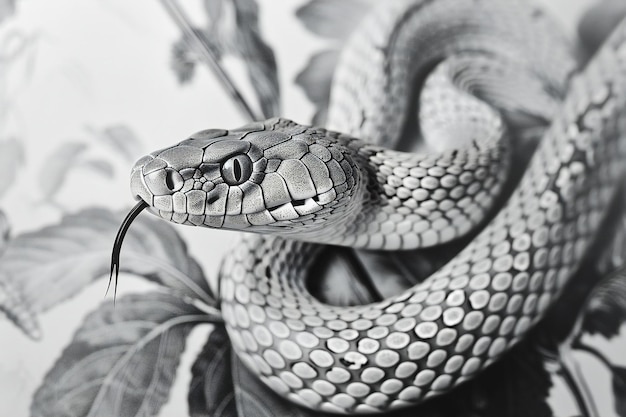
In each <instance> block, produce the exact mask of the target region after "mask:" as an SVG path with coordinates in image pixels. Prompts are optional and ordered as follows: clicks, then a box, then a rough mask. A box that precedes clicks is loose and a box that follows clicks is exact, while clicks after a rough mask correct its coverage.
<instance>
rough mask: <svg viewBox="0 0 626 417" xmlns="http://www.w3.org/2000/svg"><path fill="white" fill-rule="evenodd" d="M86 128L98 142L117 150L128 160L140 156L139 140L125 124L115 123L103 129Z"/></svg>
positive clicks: (130, 160) (133, 159)
mask: <svg viewBox="0 0 626 417" xmlns="http://www.w3.org/2000/svg"><path fill="white" fill-rule="evenodd" d="M87 130H88V131H89V132H91V133H92V134H94V135H95V136H96V137H97V138H98V140H99V141H100V143H103V144H105V145H107V146H109V147H110V148H111V149H113V150H115V151H117V152H118V153H119V154H121V155H122V156H123V157H124V158H125V159H126V160H127V161H129V162H134V161H135V160H136V159H137V158H138V157H139V156H140V153H141V141H140V140H139V137H138V136H137V135H136V134H135V132H134V131H133V130H132V129H131V128H130V127H129V126H127V125H123V124H117V125H112V126H108V127H105V128H103V129H96V128H93V127H87Z"/></svg>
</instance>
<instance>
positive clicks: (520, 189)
mask: <svg viewBox="0 0 626 417" xmlns="http://www.w3.org/2000/svg"><path fill="white" fill-rule="evenodd" d="M553 28H554V25H553V23H552V22H550V21H549V20H548V19H546V18H545V17H544V16H543V15H541V14H538V13H537V12H536V11H535V10H533V9H532V8H530V7H529V6H527V5H526V4H525V3H523V2H510V3H509V2H501V1H495V0H494V1H492V0H474V1H470V0H441V1H437V2H432V1H421V2H420V1H409V0H407V1H397V2H385V4H384V5H381V6H380V8H379V9H378V10H376V11H375V12H374V13H373V14H372V17H371V18H368V19H366V20H365V21H364V22H363V28H362V29H361V30H359V31H358V32H357V33H355V34H354V36H353V38H352V40H351V41H350V42H349V44H348V46H347V47H346V48H347V49H346V52H345V53H344V56H343V58H342V61H341V63H340V65H339V69H338V73H337V77H336V81H335V85H334V87H333V101H332V105H331V108H330V113H329V126H330V127H332V128H335V129H337V130H340V131H342V132H345V134H339V133H333V132H332V131H327V130H324V129H318V128H308V127H304V126H301V125H298V124H295V123H293V122H289V121H287V120H284V119H272V120H269V121H266V122H263V123H258V124H254V125H251V126H246V127H243V128H241V129H238V130H231V131H223V130H208V131H203V132H199V133H198V134H196V135H193V136H192V138H190V139H188V140H186V141H184V142H182V143H180V144H178V145H176V146H174V147H172V148H169V149H166V150H163V151H158V152H155V153H153V154H151V155H150V156H147V157H145V158H143V159H141V160H140V161H138V162H137V164H136V166H135V168H134V169H133V174H132V190H133V193H134V194H135V195H137V196H139V197H140V198H142V199H144V200H145V201H146V202H147V203H148V204H149V205H150V206H151V207H152V209H151V210H152V211H153V212H154V213H155V214H157V215H160V216H162V217H164V218H166V219H168V220H172V221H174V222H176V223H182V224H194V225H202V226H209V227H217V228H220V227H221V228H230V229H238V230H246V231H251V232H256V233H257V234H247V235H245V237H244V238H243V239H242V240H241V242H240V243H239V244H238V246H237V247H236V249H235V250H234V251H233V252H232V254H230V255H229V256H228V257H227V258H226V259H225V261H224V264H223V267H222V270H221V273H220V295H221V307H222V312H223V317H224V321H225V323H226V327H227V330H228V333H229V336H230V338H231V340H232V345H233V348H234V350H235V352H236V353H237V355H238V356H239V357H240V358H241V360H242V361H243V363H245V364H246V366H248V367H249V368H250V369H251V370H252V371H253V372H255V373H256V374H257V375H258V376H259V377H260V378H261V379H262V380H263V381H264V382H265V383H266V384H267V385H268V386H269V387H271V388H272V389H273V390H275V391H276V392H277V393H279V394H281V395H283V396H285V397H286V398H288V399H290V400H291V401H293V402H295V403H298V404H301V405H303V406H305V407H309V408H311V409H313V410H322V411H330V412H337V413H362V414H363V413H374V412H381V411H386V410H389V409H396V408H402V407H406V406H410V405H414V404H418V403H419V402H421V401H423V400H425V399H427V398H429V397H432V396H435V395H438V394H441V393H444V392H447V391H449V390H450V389H451V388H452V387H454V386H456V385H458V384H460V383H462V382H463V381H465V380H467V379H469V378H472V377H473V376H475V375H476V374H477V373H478V372H480V371H481V370H482V369H484V368H485V367H487V366H489V364H491V363H493V362H494V361H495V360H497V359H498V358H499V357H500V356H501V355H502V354H503V353H504V352H505V351H506V350H507V349H509V348H510V347H511V346H512V345H514V344H515V343H516V342H517V341H519V340H520V338H522V337H523V336H524V335H525V334H526V333H527V331H528V330H529V329H530V328H531V327H532V326H533V324H535V323H536V322H537V321H538V320H539V319H540V318H541V317H542V316H543V314H544V313H545V311H546V310H547V309H548V307H549V306H550V305H551V303H552V302H553V301H554V300H555V298H556V297H557V296H558V295H559V293H560V292H561V290H562V288H563V286H564V285H565V284H566V283H567V281H568V280H569V278H570V277H571V276H572V274H573V273H574V272H575V270H576V268H577V266H578V263H579V261H580V259H581V258H583V256H584V255H585V253H586V251H587V249H588V247H589V245H590V242H591V241H592V239H593V238H594V235H595V234H596V232H597V230H598V226H599V224H600V222H601V220H602V219H603V216H604V215H605V212H606V210H607V207H608V206H609V203H610V200H611V198H612V195H613V194H614V191H615V189H616V185H617V183H618V181H619V179H620V176H621V175H622V171H623V170H622V168H621V165H623V157H624V156H625V155H624V154H625V152H626V140H625V139H624V138H625V137H626V118H624V117H621V116H620V115H621V114H622V113H623V112H624V111H625V110H626V95H625V93H624V92H626V24H622V25H621V26H620V27H619V28H618V30H617V32H616V33H615V34H614V35H613V36H612V37H611V38H610V40H609V41H608V42H607V44H606V45H605V47H604V48H603V49H602V50H601V51H600V52H599V54H598V56H596V57H595V58H594V59H593V60H592V61H591V63H590V64H589V66H588V67H587V68H586V69H585V70H584V71H583V72H582V73H581V74H580V75H577V76H574V77H573V78H572V79H571V81H570V82H569V86H568V88H567V90H568V91H567V96H566V98H565V100H564V101H563V103H562V105H560V106H557V104H558V101H559V99H558V97H559V96H561V94H562V93H563V92H564V89H565V86H566V85H568V78H569V74H570V73H571V71H572V68H573V60H572V58H571V56H570V55H569V53H568V48H567V45H566V43H565V42H564V41H563V40H562V37H560V35H558V34H556V33H555V31H554V29H553ZM416 42H417V43H416ZM411 45H414V46H411ZM407 51H408V52H407ZM473 56H475V59H474V58H473ZM447 57H449V59H444V58H447ZM433 68H434V69H433ZM430 70H432V71H430ZM414 80H418V81H420V80H421V81H423V83H421V84H420V85H423V88H421V93H420V96H421V99H422V102H421V103H420V106H419V108H420V110H419V118H420V120H421V130H422V132H421V133H422V136H423V139H424V142H425V143H426V144H427V145H429V146H428V147H429V148H430V149H438V147H439V146H440V145H441V142H445V145H446V146H450V145H453V146H454V145H455V144H456V145H458V146H457V147H456V150H448V151H441V152H440V153H434V154H428V155H423V156H417V155H416V154H409V153H401V152H398V151H391V150H386V149H384V148H382V147H380V146H379V145H374V144H366V142H365V141H369V142H378V143H379V144H384V145H390V144H395V143H397V142H398V140H399V139H398V138H399V136H400V135H401V132H403V126H404V124H405V120H406V118H407V116H406V112H407V111H408V109H409V107H410V106H409V98H408V96H409V94H408V92H409V91H410V88H409V85H410V83H411V82H413V81H414ZM525 83H527V84H525ZM468 92H472V93H475V94H476V95H477V96H480V97H481V98H482V99H484V100H485V102H486V103H489V104H490V105H492V106H495V108H496V109H498V110H499V111H494V110H490V108H487V107H486V105H485V102H483V101H479V100H478V99H476V98H475V97H471V96H470V95H469V94H468ZM438 103H439V104H438ZM533 103H538V104H537V108H533ZM499 114H502V115H503V118H504V119H505V120H506V122H507V123H508V124H509V125H510V124H511V123H513V124H515V123H519V121H520V120H522V119H523V117H520V116H528V115H530V116H532V117H539V118H542V117H545V118H548V117H549V118H551V119H552V124H551V126H550V127H549V128H548V129H547V131H546V132H545V134H544V136H543V139H542V140H541V142H540V144H539V146H538V148H537V151H536V154H535V156H534V157H533V159H532V160H531V162H530V164H529V166H528V168H527V171H526V172H525V174H524V175H523V177H522V179H521V181H520V183H519V184H518V185H517V187H516V189H515V191H514V192H513V194H512V195H511V197H510V198H509V200H508V201H507V203H506V205H505V206H504V208H503V209H502V210H501V211H500V212H499V213H498V214H497V215H496V216H495V217H494V218H493V220H491V221H490V222H489V223H488V224H487V226H486V227H485V228H484V229H483V230H482V231H481V232H480V233H479V234H478V235H477V237H476V238H475V239H474V240H473V241H472V242H471V243H470V244H469V245H468V246H467V247H466V248H465V249H464V250H462V251H461V252H460V253H459V254H458V255H457V256H455V257H454V258H453V259H452V260H451V261H450V262H449V263H448V264H447V265H445V266H444V267H443V268H442V269H440V270H439V271H437V272H436V273H434V274H433V275H432V276H430V277H429V278H427V279H426V280H425V281H423V282H422V283H420V284H418V285H416V286H415V287H413V288H411V289H408V290H406V291H405V292H403V293H402V294H399V295H396V296H394V297H391V298H388V299H386V300H384V301H382V302H379V303H375V304H370V305H364V306H354V307H337V306H329V305H326V304H323V303H321V302H319V301H318V300H316V299H314V298H313V297H312V296H311V295H310V294H309V293H308V291H307V290H306V288H305V278H307V271H308V269H309V266H310V265H311V263H312V262H314V261H315V256H316V254H317V253H318V252H319V248H320V246H319V243H332V244H340V245H350V246H356V247H364V248H377V249H379V248H386V249H408V248H416V247H424V246H428V245H432V244H436V243H440V242H445V241H448V240H450V239H454V238H456V237H458V236H461V235H462V234H463V233H465V232H467V231H468V230H470V229H471V228H472V227H473V226H474V225H475V224H477V223H478V222H479V221H480V220H481V219H482V218H483V217H484V216H485V213H486V211H487V210H488V208H489V206H490V204H491V201H492V200H493V197H494V196H495V195H496V194H497V193H498V189H499V188H500V186H501V184H502V181H503V178H504V175H503V171H504V168H505V167H506V165H507V162H506V161H507V159H506V158H505V155H506V153H507V151H506V149H507V145H506V135H505V132H506V129H505V128H504V127H503V126H504V122H503V120H502V119H501V118H500V116H499ZM468 115H470V116H468ZM346 134H349V136H348V135H346ZM353 136H358V137H359V138H360V139H354V137H353ZM446 146H441V147H446ZM312 242H314V243H312ZM308 279H315V277H308Z"/></svg>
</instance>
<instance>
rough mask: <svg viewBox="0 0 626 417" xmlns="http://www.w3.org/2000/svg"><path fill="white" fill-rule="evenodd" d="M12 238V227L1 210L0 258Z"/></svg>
mask: <svg viewBox="0 0 626 417" xmlns="http://www.w3.org/2000/svg"><path fill="white" fill-rule="evenodd" d="M10 238H11V225H10V224H9V219H8V218H7V216H6V214H4V211H2V210H1V209H0V256H2V253H3V252H4V248H5V247H6V245H7V242H8V241H9V239H10Z"/></svg>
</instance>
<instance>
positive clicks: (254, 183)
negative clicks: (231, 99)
mask: <svg viewBox="0 0 626 417" xmlns="http://www.w3.org/2000/svg"><path fill="white" fill-rule="evenodd" d="M326 133H327V132H325V131H321V130H319V129H312V128H309V127H305V126H301V125H298V124H296V123H294V122H291V121H288V120H284V119H270V120H267V121H265V122H263V123H256V124H253V125H248V126H244V127H242V128H239V129H235V130H230V131H227V130H217V129H209V130H203V131H200V132H197V133H195V134H193V135H191V136H190V137H189V138H188V139H186V140H184V141H182V142H180V143H179V144H177V145H175V146H172V147H169V148H166V149H162V150H159V151H156V152H153V153H151V154H150V155H147V156H145V157H143V158H141V159H140V160H139V161H137V162H136V164H135V166H134V168H133V170H132V174H131V190H132V193H133V195H135V196H136V197H137V198H138V199H141V200H144V201H145V202H146V203H147V204H148V206H149V211H151V212H152V213H153V214H157V215H159V216H160V217H162V218H164V219H167V220H170V221H173V222H175V223H180V224H187V225H196V226H207V227H213V228H226V229H238V230H241V229H248V230H250V231H259V232H263V233H272V232H277V231H279V230H282V231H284V230H285V229H289V228H290V226H293V225H296V224H298V225H300V226H301V225H302V224H305V225H309V224H311V223H312V222H311V220H315V221H321V220H322V219H323V217H324V216H323V215H324V213H325V212H324V211H323V209H324V208H327V207H329V206H332V207H333V208H334V207H335V206H337V204H338V202H339V201H340V200H343V199H345V197H346V196H348V195H349V194H350V191H349V189H350V188H353V187H354V184H355V181H354V178H353V176H354V175H353V171H354V170H355V168H354V165H353V164H352V163H348V162H347V160H348V159H346V158H348V157H344V156H343V154H342V152H341V151H339V150H338V149H335V148H333V147H332V146H331V147H330V148H329V147H328V146H329V143H326V142H324V138H325V137H326V136H325V135H326ZM320 141H321V142H323V145H322V144H320V143H318V142H320ZM333 146H334V145H333ZM337 159H340V160H339V161H338V160H337ZM342 161H343V162H342ZM327 211H328V210H327ZM319 212H322V213H320V214H319V215H316V214H317V213H319ZM313 223H314V222H313ZM279 233H280V232H279Z"/></svg>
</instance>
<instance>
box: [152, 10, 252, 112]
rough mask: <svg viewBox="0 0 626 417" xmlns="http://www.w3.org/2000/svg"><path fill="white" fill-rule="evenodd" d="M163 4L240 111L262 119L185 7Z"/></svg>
mask: <svg viewBox="0 0 626 417" xmlns="http://www.w3.org/2000/svg"><path fill="white" fill-rule="evenodd" d="M161 4H162V5H163V7H164V8H165V11H166V12H167V14H168V15H169V16H170V18H171V19H172V20H173V21H174V23H176V25H177V26H178V28H179V29H180V30H181V32H182V33H183V35H184V36H186V37H187V39H189V42H190V44H191V47H192V48H193V49H194V50H195V52H196V53H197V54H198V56H199V57H200V58H201V59H202V60H203V61H204V63H205V64H207V65H208V67H209V68H210V69H211V71H213V74H214V75H215V76H216V77H217V79H218V80H219V81H220V83H221V84H222V86H223V87H224V88H225V89H226V92H227V93H228V94H229V95H230V97H231V99H233V101H234V102H235V104H236V105H237V107H238V108H239V111H241V112H242V114H243V116H244V117H245V118H246V119H248V120H249V121H255V120H260V119H262V118H260V117H257V115H255V114H254V112H253V111H252V109H251V108H250V106H249V105H248V103H247V102H246V100H245V99H244V97H243V95H242V94H241V93H240V92H239V90H238V89H237V87H236V86H235V83H234V82H233V80H232V79H231V78H230V76H229V75H228V73H227V72H226V71H225V70H224V68H222V66H221V65H220V63H219V60H218V58H217V56H215V53H214V52H213V50H212V49H211V46H210V45H208V44H207V42H206V40H205V39H202V37H200V36H198V35H197V34H196V32H195V31H194V30H193V26H192V25H191V22H190V21H189V18H188V17H187V15H186V14H185V12H184V11H183V9H182V8H181V7H180V6H179V5H178V2H177V1H176V0H161Z"/></svg>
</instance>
